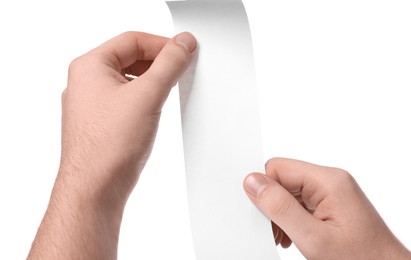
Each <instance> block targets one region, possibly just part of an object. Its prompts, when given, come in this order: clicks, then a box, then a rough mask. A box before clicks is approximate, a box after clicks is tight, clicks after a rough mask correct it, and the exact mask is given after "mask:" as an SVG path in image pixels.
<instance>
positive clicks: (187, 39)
mask: <svg viewBox="0 0 411 260" xmlns="http://www.w3.org/2000/svg"><path fill="white" fill-rule="evenodd" d="M174 40H175V42H176V43H177V44H178V45H180V46H183V47H184V48H185V49H186V50H187V51H188V52H189V53H192V52H193V51H194V49H195V48H196V46H197V41H196V38H194V36H193V35H192V34H191V33H189V32H183V33H180V34H179V35H177V36H176V37H175V38H174Z"/></svg>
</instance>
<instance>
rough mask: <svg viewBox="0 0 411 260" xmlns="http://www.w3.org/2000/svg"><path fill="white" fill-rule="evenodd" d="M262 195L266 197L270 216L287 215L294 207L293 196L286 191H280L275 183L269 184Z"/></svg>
mask: <svg viewBox="0 0 411 260" xmlns="http://www.w3.org/2000/svg"><path fill="white" fill-rule="evenodd" d="M262 196H264V197H266V199H265V201H266V203H265V204H266V205H267V206H268V207H269V208H268V212H269V215H270V216H287V215H289V214H291V211H292V209H293V207H294V203H295V201H294V198H293V197H292V196H291V195H290V194H288V193H287V192H280V191H279V190H278V189H277V188H276V187H275V185H270V186H269V187H267V189H266V190H265V191H264V193H263V194H262Z"/></svg>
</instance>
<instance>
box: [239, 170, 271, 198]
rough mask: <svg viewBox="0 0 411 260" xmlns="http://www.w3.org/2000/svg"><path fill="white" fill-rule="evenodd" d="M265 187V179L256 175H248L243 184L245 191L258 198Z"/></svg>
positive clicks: (266, 182)
mask: <svg viewBox="0 0 411 260" xmlns="http://www.w3.org/2000/svg"><path fill="white" fill-rule="evenodd" d="M267 185H268V180H267V178H266V177H265V176H264V175H262V174H258V173H253V174H250V175H248V176H247V178H246V179H245V182H244V188H245V190H246V191H247V192H248V193H250V194H251V195H253V196H254V197H258V196H260V195H261V194H262V193H263V192H264V190H265V188H266V187H267Z"/></svg>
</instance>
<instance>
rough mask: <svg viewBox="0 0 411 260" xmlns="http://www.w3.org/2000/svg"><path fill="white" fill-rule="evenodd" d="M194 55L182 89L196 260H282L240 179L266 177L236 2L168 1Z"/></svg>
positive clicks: (246, 41)
mask: <svg viewBox="0 0 411 260" xmlns="http://www.w3.org/2000/svg"><path fill="white" fill-rule="evenodd" d="M167 4H168V6H169V9H170V11H171V13H172V17H173V21H174V26H175V29H176V31H177V32H182V31H190V32H192V33H193V34H194V35H195V37H196V38H197V41H198V46H197V48H198V56H197V57H196V59H195V62H193V63H192V65H191V67H190V68H188V70H187V71H186V73H185V75H184V76H183V77H182V79H181V80H180V82H179V87H180V104H181V119H182V129H183V142H184V158H185V167H186V177H187V189H188V193H187V194H188V201H189V211H190V221H191V229H192V235H193V242H194V247H195V253H196V259H198V260H234V259H235V260H274V259H279V257H278V254H277V251H276V248H275V243H274V238H273V235H272V231H271V223H270V221H269V220H268V219H267V218H266V217H265V216H263V215H262V213H260V212H259V211H258V210H257V208H256V207H255V206H254V205H253V204H252V203H251V202H250V201H249V199H248V198H247V196H246V194H245V192H244V190H243V179H244V177H245V176H246V175H247V174H248V173H251V172H254V171H263V170H264V169H263V165H264V162H263V148H262V140H261V129H260V121H259V105H258V93H257V85H256V79H255V70H254V58H253V49H252V43H251V34H250V29H249V24H248V20H247V15H246V12H245V9H244V6H243V4H242V2H241V1H173V2H167Z"/></svg>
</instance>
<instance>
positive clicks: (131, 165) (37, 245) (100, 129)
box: [28, 32, 196, 260]
mask: <svg viewBox="0 0 411 260" xmlns="http://www.w3.org/2000/svg"><path fill="white" fill-rule="evenodd" d="M195 49H196V41H195V39H194V37H193V36H192V35H191V34H189V33H182V34H180V35H178V36H176V37H174V38H173V39H168V38H164V37H160V36H155V35H150V34H145V33H138V32H128V33H124V34H122V35H119V36H117V37H115V38H113V39H111V40H110V41H108V42H106V43H104V44H102V45H101V46H99V47H97V48H96V49H94V50H92V51H90V52H88V53H87V54H85V55H83V56H81V57H79V58H77V59H75V60H74V61H73V62H72V64H71V65H70V69H69V76H68V85H67V88H66V89H65V91H64V93H63V96H62V103H63V116H62V154H61V163H60V169H59V172H58V175H57V178H56V182H55V185H54V188H53V192H52V194H51V198H50V203H49V206H48V209H47V212H46V214H45V216H44V219H43V221H42V223H41V226H40V228H39V230H38V233H37V235H36V238H35V240H34V242H33V245H32V248H31V251H30V253H29V257H28V258H29V259H63V260H64V259H115V258H116V257H117V244H118V236H119V229H120V224H121V219H122V214H123V210H124V207H125V205H126V202H127V199H128V196H129V195H130V193H131V192H132V190H133V188H134V186H135V184H136V183H137V180H138V178H139V175H140V173H141V171H142V169H143V167H144V165H145V163H146V161H147V159H148V157H149V155H150V152H151V149H152V145H153V142H154V139H155V135H156V131H157V126H158V121H159V118H160V114H161V109H162V106H163V104H164V102H165V100H166V99H167V96H168V94H169V92H170V89H171V88H172V86H173V85H175V83H176V82H177V80H178V78H179V77H180V76H181V74H182V73H183V72H184V71H185V69H186V67H187V66H188V64H189V62H190V60H191V57H192V56H193V55H192V54H193V52H194V51H195ZM126 74H132V75H136V76H139V77H138V78H136V79H134V80H130V79H129V78H128V77H127V76H126Z"/></svg>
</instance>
